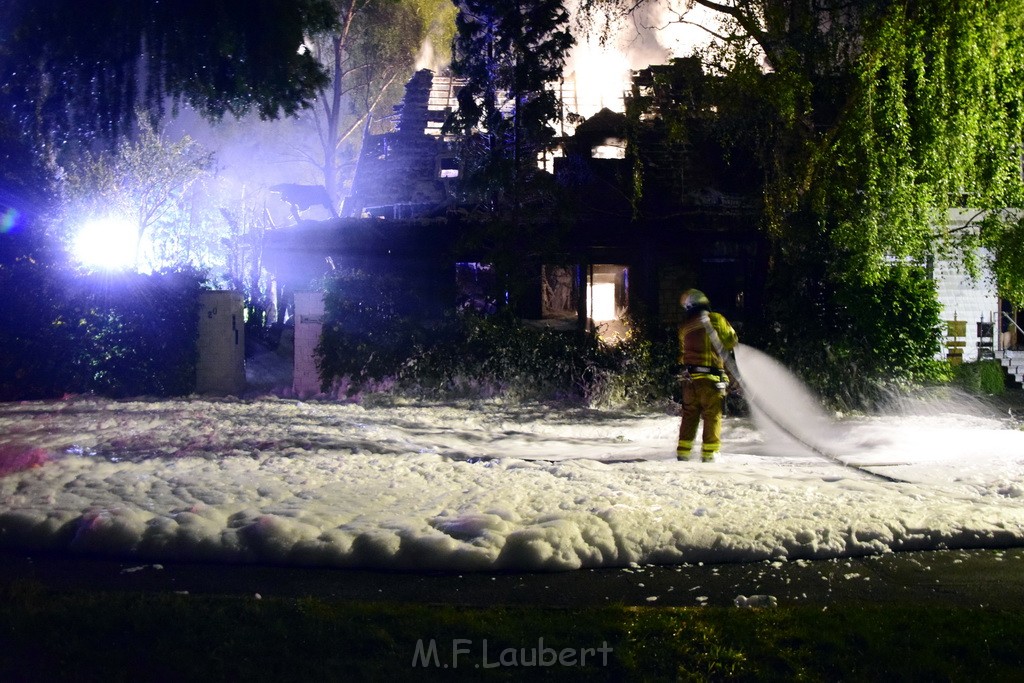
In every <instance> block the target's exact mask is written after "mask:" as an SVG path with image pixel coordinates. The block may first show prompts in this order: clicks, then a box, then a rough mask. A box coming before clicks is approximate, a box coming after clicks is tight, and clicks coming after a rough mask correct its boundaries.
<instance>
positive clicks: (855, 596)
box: [0, 548, 1024, 609]
mask: <svg viewBox="0 0 1024 683" xmlns="http://www.w3.org/2000/svg"><path fill="white" fill-rule="evenodd" d="M23 581H30V582H36V583H40V584H42V585H43V586H45V587H47V588H49V589H51V590H57V591H138V592H169V593H178V594H190V595H192V594H218V595H236V596H239V597H246V596H248V597H251V598H253V599H256V597H257V596H260V597H261V598H262V597H279V598H295V597H306V596H312V597H316V598H321V599H325V600H343V601H370V602H374V601H381V602H398V603H426V604H449V605H465V606H494V605H516V606H544V607H585V606H600V605H607V604H625V605H646V606H699V605H714V606H730V605H733V604H734V603H735V600H736V598H737V597H738V596H753V595H764V596H773V597H774V598H775V600H776V601H777V603H778V604H779V605H806V604H811V605H822V606H823V607H827V606H842V605H851V604H855V605H936V606H943V605H945V606H951V607H1000V608H1011V609H1012V608H1019V607H1024V549H1021V548H1013V549H1006V550H948V551H930V552H906V553H894V554H889V555H882V556H874V557H866V558H849V559H839V560H824V561H795V562H774V563H772V562H761V563H754V564H719V565H703V566H700V565H683V566H674V567H659V566H636V567H630V568H622V569H599V570H589V569H584V570H578V571H573V572H561V573H530V574H521V573H463V574H436V573H429V574H412V573H398V572H377V571H362V570H346V569H324V568H295V567H275V566H257V565H225V564H194V563H161V564H152V563H144V562H130V561H118V560H110V559H96V558H83V557H75V556H66V555H61V556H55V555H48V554H40V553H35V554H26V553H19V552H13V551H5V552H3V553H0V586H6V585H9V584H11V583H12V582H23Z"/></svg>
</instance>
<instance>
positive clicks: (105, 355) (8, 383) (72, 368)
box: [0, 259, 202, 400]
mask: <svg viewBox="0 0 1024 683" xmlns="http://www.w3.org/2000/svg"><path fill="white" fill-rule="evenodd" d="M201 280H202V278H201V277H200V275H199V274H198V273H196V272H194V271H178V272H166V273H160V274H154V275H148V276H146V275H131V276H127V275H126V276H121V277H118V278H117V279H116V280H115V279H110V278H107V277H105V276H90V277H80V276H74V275H73V274H71V273H69V272H67V271H62V270H59V269H57V268H55V267H52V266H48V265H44V264H42V263H40V262H36V261H33V260H31V259H20V260H18V261H16V262H14V263H11V264H0V289H2V290H3V291H4V292H5V293H9V299H8V302H7V305H5V306H2V307H0V345H2V346H3V348H4V349H5V353H4V355H3V360H2V363H0V400H21V399H34V398H51V397H55V396H60V395H62V394H65V393H90V392H93V393H98V394H101V395H104V396H112V397H125V396H136V395H157V396H175V395H183V394H188V393H190V392H191V391H193V390H194V388H195V373H196V341H197V338H198V330H199V327H198V325H199V315H198V305H199V291H200V288H201V287H200V285H201Z"/></svg>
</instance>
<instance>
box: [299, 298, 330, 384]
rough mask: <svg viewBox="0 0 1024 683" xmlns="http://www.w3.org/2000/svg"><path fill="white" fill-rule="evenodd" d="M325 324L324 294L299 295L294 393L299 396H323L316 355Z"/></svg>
mask: <svg viewBox="0 0 1024 683" xmlns="http://www.w3.org/2000/svg"><path fill="white" fill-rule="evenodd" d="M323 322H324V295H323V292H295V372H294V375H293V378H294V379H293V380H292V389H293V390H294V391H295V393H296V394H297V395H299V396H312V395H315V394H319V393H321V392H320V374H319V372H318V371H317V368H316V357H315V356H314V355H313V351H314V350H315V349H316V345H317V344H319V343H320V331H321V330H322V329H323Z"/></svg>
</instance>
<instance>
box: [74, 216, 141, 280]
mask: <svg viewBox="0 0 1024 683" xmlns="http://www.w3.org/2000/svg"><path fill="white" fill-rule="evenodd" d="M137 239H138V238H137V235H136V233H135V227H134V226H133V225H132V224H131V223H129V222H128V221H126V220H124V219H123V218H115V217H107V218H98V219H95V220H92V221H89V222H88V223H86V224H85V225H83V226H82V229H81V230H79V232H78V237H76V238H75V243H74V249H73V251H74V256H75V259H76V260H77V261H78V262H79V263H81V264H82V265H84V266H88V267H90V268H98V269H100V270H123V269H126V268H130V267H132V266H133V265H134V264H135V251H136V245H137Z"/></svg>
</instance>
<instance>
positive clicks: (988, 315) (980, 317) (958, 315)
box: [933, 209, 999, 362]
mask: <svg viewBox="0 0 1024 683" xmlns="http://www.w3.org/2000/svg"><path fill="white" fill-rule="evenodd" d="M976 213H977V212H974V211H964V210H959V209H954V210H951V211H950V212H949V228H950V229H956V228H962V227H963V226H964V225H965V224H966V223H967V221H968V220H970V218H971V217H972V216H974V215H976ZM987 256H988V254H987V252H986V251H985V250H979V252H978V263H979V264H984V263H986V262H987ZM933 275H934V278H935V281H936V285H937V287H938V298H939V304H940V305H941V306H942V320H943V321H951V320H962V321H966V323H967V330H966V334H967V336H966V339H964V340H963V341H966V344H965V345H964V346H963V360H964V361H965V362H970V361H975V360H978V341H979V339H978V325H977V323H979V322H995V329H996V330H997V331H998V329H999V323H998V321H999V296H998V294H997V293H996V285H995V283H994V282H993V279H992V277H991V274H990V272H989V271H988V269H986V268H985V267H984V266H982V267H981V269H980V272H979V274H978V277H977V278H971V277H970V276H969V275H967V273H966V272H965V270H964V268H963V265H962V264H960V263H957V262H952V261H948V260H941V259H940V260H936V262H935V267H934V270H933ZM944 331H945V330H944ZM995 344H996V345H998V340H995ZM947 351H948V348H947V347H946V346H945V344H944V345H943V349H942V357H946V355H947Z"/></svg>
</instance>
